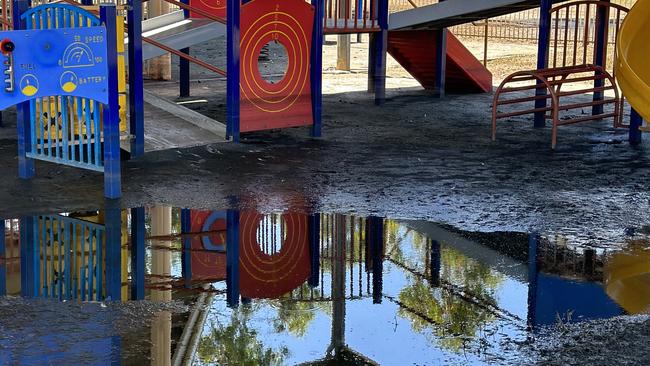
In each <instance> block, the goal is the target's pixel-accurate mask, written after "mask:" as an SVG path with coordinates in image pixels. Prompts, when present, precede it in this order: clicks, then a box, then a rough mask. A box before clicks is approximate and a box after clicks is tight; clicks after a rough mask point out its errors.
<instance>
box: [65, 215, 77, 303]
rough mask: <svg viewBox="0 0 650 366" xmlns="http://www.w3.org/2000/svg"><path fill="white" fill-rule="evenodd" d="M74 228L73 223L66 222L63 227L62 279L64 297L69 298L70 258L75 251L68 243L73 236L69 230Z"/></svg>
mask: <svg viewBox="0 0 650 366" xmlns="http://www.w3.org/2000/svg"><path fill="white" fill-rule="evenodd" d="M71 229H74V224H72V223H66V224H65V228H64V229H63V242H64V243H65V245H64V247H63V252H64V253H65V256H64V260H65V263H64V267H65V268H64V270H63V279H64V280H65V298H66V299H68V300H70V299H71V297H72V290H71V283H72V282H71V281H72V265H71V263H70V262H71V260H70V259H71V258H76V255H75V254H74V253H76V252H75V251H74V250H71V248H70V244H71V240H72V238H73V237H74V231H73V232H72V233H73V235H70V230H71Z"/></svg>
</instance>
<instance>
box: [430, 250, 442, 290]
mask: <svg viewBox="0 0 650 366" xmlns="http://www.w3.org/2000/svg"><path fill="white" fill-rule="evenodd" d="M441 254H442V253H441V252H440V242H439V241H437V240H431V258H430V260H431V264H430V265H431V268H430V270H431V286H433V287H438V286H440V266H441Z"/></svg>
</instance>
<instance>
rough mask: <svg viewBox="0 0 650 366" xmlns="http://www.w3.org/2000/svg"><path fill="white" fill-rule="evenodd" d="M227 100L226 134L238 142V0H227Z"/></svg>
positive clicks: (239, 3) (239, 6) (239, 5)
mask: <svg viewBox="0 0 650 366" xmlns="http://www.w3.org/2000/svg"><path fill="white" fill-rule="evenodd" d="M226 8H227V36H226V38H227V41H226V44H227V47H228V50H227V63H228V64H227V70H226V73H227V75H228V78H227V91H226V94H227V97H226V99H227V102H226V110H227V113H226V134H227V135H228V137H230V138H232V141H233V142H239V130H240V129H239V123H240V111H239V108H240V105H239V104H240V103H239V95H240V90H239V78H240V75H239V71H240V70H239V62H240V51H239V42H240V26H239V20H240V8H241V2H240V0H228V1H227V5H226Z"/></svg>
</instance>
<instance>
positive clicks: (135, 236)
mask: <svg viewBox="0 0 650 366" xmlns="http://www.w3.org/2000/svg"><path fill="white" fill-rule="evenodd" d="M144 234H145V224H144V207H137V208H132V209H131V300H143V299H144V271H145V266H144V256H145V249H144Z"/></svg>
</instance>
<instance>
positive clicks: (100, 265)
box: [95, 229, 104, 301]
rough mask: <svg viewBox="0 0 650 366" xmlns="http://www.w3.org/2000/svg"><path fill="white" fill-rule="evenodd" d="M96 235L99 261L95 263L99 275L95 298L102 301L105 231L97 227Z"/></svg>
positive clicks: (97, 275) (96, 273)
mask: <svg viewBox="0 0 650 366" xmlns="http://www.w3.org/2000/svg"><path fill="white" fill-rule="evenodd" d="M95 236H96V239H95V241H96V243H97V249H96V253H97V263H96V264H95V268H96V270H95V277H97V296H96V297H95V300H97V301H101V300H104V298H103V294H102V287H103V282H102V281H103V279H102V274H103V273H104V268H103V264H104V258H103V255H102V251H103V250H104V245H103V233H97V229H95Z"/></svg>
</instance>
